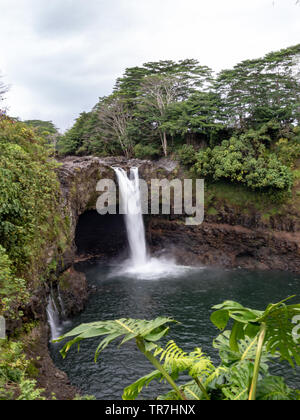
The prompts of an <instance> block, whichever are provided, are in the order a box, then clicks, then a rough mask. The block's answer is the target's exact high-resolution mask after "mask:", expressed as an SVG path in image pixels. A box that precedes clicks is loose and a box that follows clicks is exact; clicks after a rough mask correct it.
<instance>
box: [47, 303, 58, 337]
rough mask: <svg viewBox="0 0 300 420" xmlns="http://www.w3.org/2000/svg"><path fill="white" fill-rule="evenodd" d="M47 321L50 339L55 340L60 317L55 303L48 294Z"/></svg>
mask: <svg viewBox="0 0 300 420" xmlns="http://www.w3.org/2000/svg"><path fill="white" fill-rule="evenodd" d="M47 317H48V323H49V326H50V330H51V340H56V339H57V338H58V337H59V336H60V331H61V329H60V327H61V323H60V318H59V311H58V309H57V307H56V305H55V301H54V299H53V297H52V296H51V295H50V296H49V300H48V306H47Z"/></svg>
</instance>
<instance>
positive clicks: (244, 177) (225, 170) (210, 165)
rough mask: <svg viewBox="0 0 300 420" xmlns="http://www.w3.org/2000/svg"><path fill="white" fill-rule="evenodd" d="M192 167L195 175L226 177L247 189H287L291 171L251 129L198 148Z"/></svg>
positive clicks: (216, 177) (213, 177)
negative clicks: (213, 144) (202, 148)
mask: <svg viewBox="0 0 300 420" xmlns="http://www.w3.org/2000/svg"><path fill="white" fill-rule="evenodd" d="M194 170H195V172H196V173H197V175H198V176H202V177H209V178H211V179H213V180H214V181H218V180H221V179H227V180H228V181H230V182H237V183H241V184H244V185H246V186H247V187H249V188H251V189H260V190H266V189H274V190H290V189H291V187H292V185H293V175H292V171H291V170H290V169H289V168H288V167H287V166H286V165H283V164H282V162H281V161H280V160H279V159H278V157H277V156H276V155H275V154H274V153H271V152H270V151H269V150H268V149H267V147H266V145H265V144H264V143H263V142H261V141H260V140H259V139H258V138H257V137H256V136H255V135H254V134H253V133H248V134H247V135H242V136H240V137H232V138H231V139H230V140H229V141H227V140H225V141H223V142H222V144H221V145H220V146H216V147H215V148H213V149H211V148H207V149H206V150H204V151H200V152H199V153H198V154H197V162H196V164H195V167H194Z"/></svg>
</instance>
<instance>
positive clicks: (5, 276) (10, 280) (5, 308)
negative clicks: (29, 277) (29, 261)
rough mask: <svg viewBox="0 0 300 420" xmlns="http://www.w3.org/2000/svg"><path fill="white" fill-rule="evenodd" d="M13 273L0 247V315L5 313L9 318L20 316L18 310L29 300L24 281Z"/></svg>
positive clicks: (10, 264)
mask: <svg viewBox="0 0 300 420" xmlns="http://www.w3.org/2000/svg"><path fill="white" fill-rule="evenodd" d="M13 272H14V269H13V267H12V262H11V261H10V259H9V257H8V255H7V254H6V252H5V249H4V248H3V247H2V246H1V245H0V315H3V314H4V313H5V314H6V316H9V317H11V318H14V317H18V316H20V315H21V314H22V313H21V312H20V311H19V309H18V308H19V307H20V306H21V305H24V304H25V303H26V302H27V301H28V299H29V294H28V291H27V288H26V282H25V280H23V279H20V278H17V277H16V276H15V275H14V274H13Z"/></svg>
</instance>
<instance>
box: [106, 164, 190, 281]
mask: <svg viewBox="0 0 300 420" xmlns="http://www.w3.org/2000/svg"><path fill="white" fill-rule="evenodd" d="M113 169H114V170H115V173H116V175H117V178H118V183H119V188H120V198H121V210H122V213H123V214H124V217H125V225H126V230H127V237H128V243H129V249H130V259H129V260H128V261H125V262H124V263H123V265H122V267H121V269H120V270H117V271H115V270H113V272H112V273H111V276H112V277H114V276H118V275H126V276H129V277H134V278H138V279H142V280H148V279H151V280H153V279H162V278H164V277H169V278H170V277H176V276H177V275H181V274H182V271H183V270H186V269H187V267H183V266H179V265H177V264H176V262H175V260H174V259H173V258H171V257H168V258H164V257H160V258H154V257H151V256H150V255H148V253H147V245H146V236H145V227H144V221H143V214H142V203H141V192H140V182H139V171H138V168H131V169H130V174H129V177H128V176H127V172H126V171H124V169H122V168H116V167H114V168H113Z"/></svg>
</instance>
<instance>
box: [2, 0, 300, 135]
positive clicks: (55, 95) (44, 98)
mask: <svg viewBox="0 0 300 420" xmlns="http://www.w3.org/2000/svg"><path fill="white" fill-rule="evenodd" d="M272 3H273V2H272V0H249V1H248V0H244V1H240V0H209V1H208V0H186V1H182V0H181V1H179V0H64V1H61V0H50V1H48V2H47V1H46V0H0V37H1V39H2V43H1V53H0V69H2V70H3V72H4V73H5V74H6V82H7V83H9V84H11V85H12V88H11V92H10V93H9V94H8V105H9V107H10V112H11V114H14V115H19V116H20V117H21V118H23V119H27V118H41V119H46V120H53V121H54V122H55V123H56V125H58V126H59V127H61V128H63V129H64V128H66V127H68V126H70V125H71V124H72V122H73V119H74V118H75V117H76V116H78V114H79V113H80V112H82V111H83V110H89V109H90V108H91V107H92V106H93V105H94V104H95V103H96V101H97V99H98V97H99V96H102V95H105V94H108V93H110V92H111V90H112V88H113V85H114V82H115V79H116V77H117V76H120V75H121V74H122V73H123V72H124V70H125V68H126V67H130V66H136V65H141V64H143V63H144V62H147V61H156V60H160V59H173V60H178V59H184V58H196V59H198V60H199V61H200V62H201V63H202V64H205V65H209V66H211V67H212V68H213V69H215V70H220V69H221V68H228V67H230V66H233V65H234V64H236V63H237V62H239V61H241V60H243V59H246V58H255V57H259V56H261V55H264V54H265V53H267V52H269V51H272V50H277V49H280V48H284V47H288V46H290V45H294V44H297V43H299V30H298V27H299V17H300V7H299V6H298V7H297V6H296V5H295V3H294V0H276V2H275V7H274V6H273V4H272ZM3 40H4V41H3Z"/></svg>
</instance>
